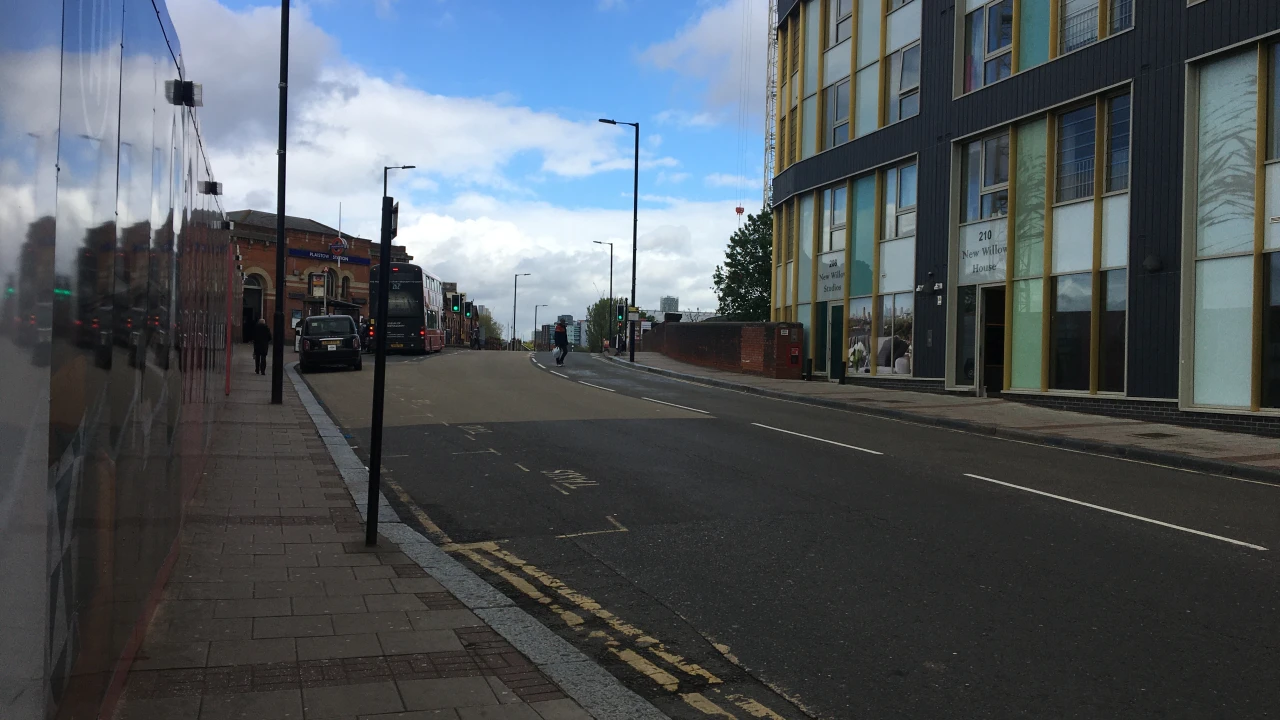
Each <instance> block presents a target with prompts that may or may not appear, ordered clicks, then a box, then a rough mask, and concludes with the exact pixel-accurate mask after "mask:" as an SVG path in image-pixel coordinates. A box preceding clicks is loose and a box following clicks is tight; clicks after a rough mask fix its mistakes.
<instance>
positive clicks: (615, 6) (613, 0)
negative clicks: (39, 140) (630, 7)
mask: <svg viewBox="0 0 1280 720" xmlns="http://www.w3.org/2000/svg"><path fill="white" fill-rule="evenodd" d="M626 6H627V3H626V0H597V1H596V9H597V10H600V11H601V12H605V11H609V10H621V9H622V8H625V7H626Z"/></svg>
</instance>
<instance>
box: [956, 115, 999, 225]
mask: <svg viewBox="0 0 1280 720" xmlns="http://www.w3.org/2000/svg"><path fill="white" fill-rule="evenodd" d="M960 165H961V169H960V174H961V177H962V180H963V192H964V204H963V205H962V207H961V217H960V222H962V223H966V222H973V221H975V220H986V219H988V218H993V217H1000V216H1003V215H1007V214H1008V213H1009V133H1008V132H1007V131H1006V132H1003V133H1001V134H999V135H996V136H995V137H991V138H987V139H985V140H976V141H974V142H971V143H969V144H967V145H965V147H964V151H963V153H962V154H961V156H960Z"/></svg>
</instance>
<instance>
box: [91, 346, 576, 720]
mask: <svg viewBox="0 0 1280 720" xmlns="http://www.w3.org/2000/svg"><path fill="white" fill-rule="evenodd" d="M234 367H235V373H234V376H233V386H234V390H233V393H232V396H231V398H229V402H228V404H227V405H226V407H225V408H224V409H223V411H222V415H221V417H220V418H219V420H218V428H217V431H216V434H215V438H214V442H213V448H212V451H211V454H210V464H209V467H208V468H207V471H206V473H205V477H204V479H203V481H202V483H201V486H200V488H199V490H198V491H197V493H196V496H195V498H194V500H193V501H192V503H191V505H190V506H189V507H188V508H187V515H186V520H185V525H184V529H183V533H182V539H181V549H180V555H179V558H178V560H177V564H176V567H175V569H174V574H173V576H172V577H171V578H170V580H169V583H168V586H167V587H166V589H165V593H164V598H163V600H162V601H161V604H160V606H159V609H158V610H157V612H156V615H155V618H154V619H153V621H152V623H151V625H150V628H149V630H148V633H147V637H146V640H145V642H144V644H143V646H142V648H141V651H140V652H139V654H138V657H137V659H136V661H135V662H134V664H133V667H132V669H131V671H130V673H129V676H128V680H127V685H126V688H125V698H124V701H123V704H122V706H121V708H120V711H119V712H118V714H117V716H116V717H117V719H118V720H230V719H232V718H237V719H240V720H268V719H274V718H289V719H291V720H292V719H298V720H302V719H306V720H310V719H311V718H335V719H338V720H356V718H377V719H379V720H391V719H392V718H396V719H399V720H426V719H427V718H432V719H434V720H472V719H479V718H491V719H493V720H583V719H588V720H589V719H590V718H591V717H592V716H591V715H590V714H588V713H587V712H585V711H584V710H583V709H582V708H581V707H580V706H579V705H578V704H577V703H576V702H575V701H573V700H572V699H569V698H568V697H567V696H566V694H565V693H564V692H563V691H562V690H561V688H560V686H558V685H557V684H556V683H555V682H553V681H552V680H551V679H549V678H548V677H547V675H545V674H543V672H542V671H541V670H540V669H539V666H537V665H535V664H534V663H533V662H531V661H530V659H529V658H528V657H527V656H526V655H525V654H523V653H521V652H519V651H517V650H516V648H515V647H513V646H512V645H511V643H509V642H508V641H507V640H505V639H504V638H503V637H502V636H501V635H500V634H499V633H498V632H496V631H495V630H494V629H493V628H492V627H491V626H490V625H489V624H487V623H486V622H485V621H484V620H482V619H481V618H480V617H479V616H478V615H477V614H475V613H473V612H472V611H471V610H469V609H467V606H466V605H465V604H464V603H463V602H462V601H460V600H459V599H458V597H457V596H456V595H454V594H453V593H451V592H449V591H448V590H447V589H446V588H445V586H443V585H442V584H441V583H440V582H438V581H437V580H436V579H435V578H433V577H432V576H431V575H430V574H429V573H428V572H427V571H426V570H424V569H423V567H422V566H420V565H419V564H418V563H416V562H415V561H414V560H412V559H410V557H409V556H408V555H406V554H405V552H401V551H400V550H401V548H400V547H399V546H397V545H396V544H394V543H392V542H390V541H389V540H386V539H382V540H380V542H379V545H378V547H377V548H373V549H368V548H366V547H365V546H364V530H363V528H364V526H363V523H362V522H361V518H360V514H359V512H358V511H357V508H356V506H355V504H354V502H353V499H352V495H351V493H350V492H348V489H347V486H346V484H345V483H344V481H343V477H342V475H341V474H340V471H339V469H338V467H337V466H336V465H335V463H334V460H333V459H332V458H331V456H330V454H329V452H328V450H327V449H326V445H325V442H324V440H323V439H322V438H321V437H319V436H318V433H317V428H316V426H315V424H314V423H313V421H312V418H311V417H310V416H309V414H308V412H307V410H306V409H305V408H304V406H303V403H302V401H301V399H300V398H299V395H298V393H297V392H296V391H295V389H294V387H293V383H292V382H290V378H289V377H288V376H286V378H285V383H284V394H285V397H284V404H283V405H282V406H272V405H270V404H269V399H270V376H259V375H255V374H254V373H253V370H252V360H251V359H250V358H249V357H248V355H247V354H244V353H240V352H237V355H236V358H235V364H234ZM383 520H384V521H385V522H387V523H388V524H396V523H395V521H396V518H395V516H394V515H393V514H390V515H383ZM406 550H407V549H406ZM473 606H474V605H473ZM477 612H480V611H477ZM548 632H549V631H548Z"/></svg>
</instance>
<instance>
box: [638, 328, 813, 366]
mask: <svg viewBox="0 0 1280 720" xmlns="http://www.w3.org/2000/svg"><path fill="white" fill-rule="evenodd" d="M803 342H804V328H803V326H801V325H800V324H799V323H732V322H700V323H659V324H656V325H654V328H653V330H650V331H649V332H648V333H645V335H644V338H643V342H641V344H640V345H639V346H638V348H637V349H639V350H644V351H650V352H659V353H662V354H663V355H666V356H667V357H669V358H671V359H672V360H679V361H680V362H686V363H689V364H690V365H698V366H700V367H707V368H714V369H716V370H725V371H728V372H739V373H746V374H749V375H762V376H765V377H772V378H783V379H791V380H798V379H800V375H801V373H802V372H803V366H802V365H801V363H800V360H799V354H797V355H796V356H795V361H794V362H793V361H792V360H793V357H792V350H793V349H799V348H800V347H801V345H802V344H803Z"/></svg>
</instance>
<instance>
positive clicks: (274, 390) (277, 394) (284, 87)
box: [271, 0, 289, 405]
mask: <svg viewBox="0 0 1280 720" xmlns="http://www.w3.org/2000/svg"><path fill="white" fill-rule="evenodd" d="M288 109H289V0H281V2H280V118H279V122H280V137H279V143H278V146H277V148H276V311H275V313H273V314H272V320H273V322H272V325H273V326H274V330H275V332H274V333H273V338H272V339H273V340H275V345H274V346H273V347H272V348H271V404H272V405H281V404H283V403H284V179H285V165H284V148H285V140H286V134H285V130H286V126H287V124H288V119H289V113H288Z"/></svg>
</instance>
